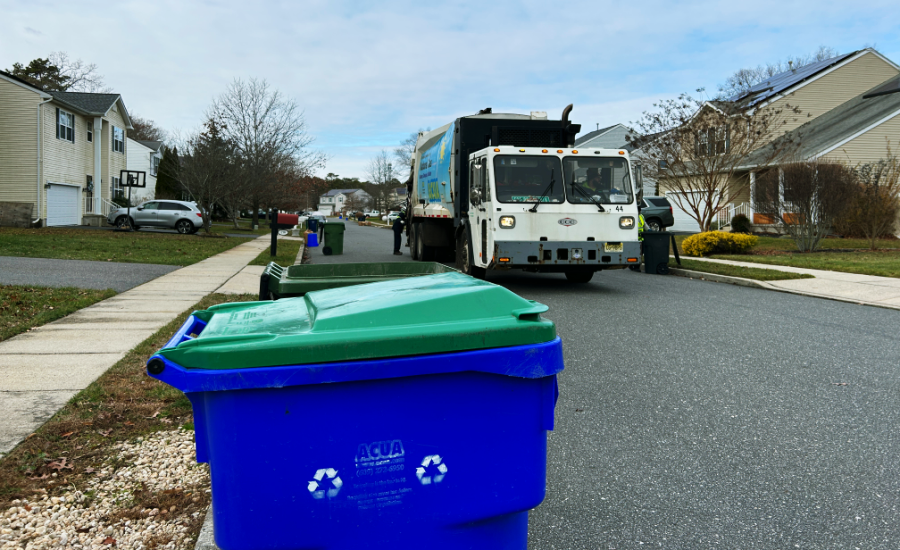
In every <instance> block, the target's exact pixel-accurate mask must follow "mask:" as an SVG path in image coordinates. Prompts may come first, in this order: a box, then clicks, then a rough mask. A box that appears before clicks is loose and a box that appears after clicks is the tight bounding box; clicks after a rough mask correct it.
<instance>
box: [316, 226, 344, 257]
mask: <svg viewBox="0 0 900 550" xmlns="http://www.w3.org/2000/svg"><path fill="white" fill-rule="evenodd" d="M346 229H347V228H346V226H345V225H344V222H325V225H324V228H323V232H324V235H323V236H324V241H325V242H324V245H323V246H322V254H325V255H326V256H331V255H334V256H338V255H340V254H343V253H344V231H345V230H346Z"/></svg>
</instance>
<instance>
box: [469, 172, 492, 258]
mask: <svg viewBox="0 0 900 550" xmlns="http://www.w3.org/2000/svg"><path fill="white" fill-rule="evenodd" d="M470 168H471V170H470V177H469V202H470V207H469V219H470V221H471V230H472V241H473V242H472V255H473V256H474V260H475V265H477V266H479V267H483V266H486V265H487V264H488V263H490V261H491V258H490V254H489V252H488V251H489V250H490V244H491V243H490V230H491V227H490V214H491V194H490V193H491V187H490V185H488V175H487V174H488V172H487V162H486V159H485V158H484V157H482V158H479V159H474V160H473V161H471V163H470Z"/></svg>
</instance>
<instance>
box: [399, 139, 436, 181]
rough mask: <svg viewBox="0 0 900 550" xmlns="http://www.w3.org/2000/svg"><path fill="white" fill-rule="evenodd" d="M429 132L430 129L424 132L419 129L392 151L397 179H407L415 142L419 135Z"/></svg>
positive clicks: (414, 150)
mask: <svg viewBox="0 0 900 550" xmlns="http://www.w3.org/2000/svg"><path fill="white" fill-rule="evenodd" d="M429 131H431V128H428V129H426V130H422V129H421V128H419V131H418V132H414V133H412V134H409V135H408V136H406V137H405V138H403V141H401V142H400V145H398V146H397V148H396V149H394V159H395V160H396V161H397V165H396V167H395V168H396V170H395V171H396V172H397V177H399V178H404V176H406V177H407V178H408V177H409V174H410V171H411V168H412V159H413V155H414V154H415V152H416V142H417V141H418V139H419V134H421V133H422V132H429ZM404 179H405V178H404Z"/></svg>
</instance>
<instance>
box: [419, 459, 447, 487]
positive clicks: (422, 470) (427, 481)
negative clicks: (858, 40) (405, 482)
mask: <svg viewBox="0 0 900 550" xmlns="http://www.w3.org/2000/svg"><path fill="white" fill-rule="evenodd" d="M435 470H436V471H437V473H436V474H435V473H433V472H434V471H435ZM429 471H430V472H431V473H429V475H425V474H426V472H429ZM446 474H447V465H446V464H444V463H443V459H442V458H441V455H428V456H426V457H425V458H424V459H423V460H422V465H421V466H419V467H418V468H416V477H417V478H419V481H420V482H421V483H422V485H431V484H432V483H440V482H441V481H443V479H444V476H445V475H446Z"/></svg>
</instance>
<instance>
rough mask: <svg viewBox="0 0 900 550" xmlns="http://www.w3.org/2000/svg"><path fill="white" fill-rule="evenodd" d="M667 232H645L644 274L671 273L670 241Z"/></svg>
mask: <svg viewBox="0 0 900 550" xmlns="http://www.w3.org/2000/svg"><path fill="white" fill-rule="evenodd" d="M671 238H672V236H671V235H670V234H669V233H666V232H665V231H644V273H656V274H657V275H667V274H668V273H669V240H670V239H671Z"/></svg>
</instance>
